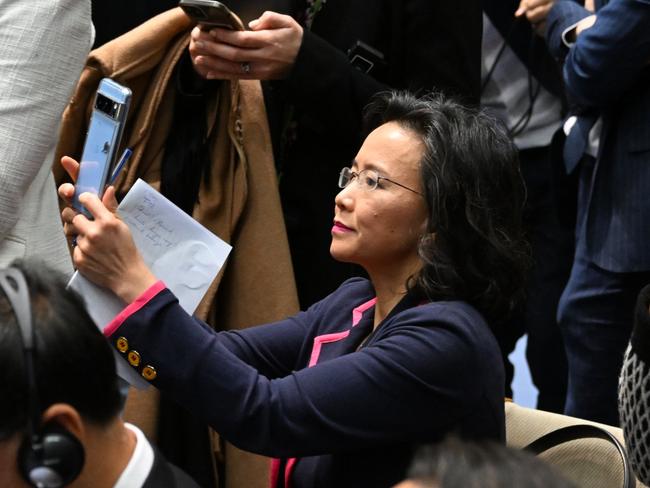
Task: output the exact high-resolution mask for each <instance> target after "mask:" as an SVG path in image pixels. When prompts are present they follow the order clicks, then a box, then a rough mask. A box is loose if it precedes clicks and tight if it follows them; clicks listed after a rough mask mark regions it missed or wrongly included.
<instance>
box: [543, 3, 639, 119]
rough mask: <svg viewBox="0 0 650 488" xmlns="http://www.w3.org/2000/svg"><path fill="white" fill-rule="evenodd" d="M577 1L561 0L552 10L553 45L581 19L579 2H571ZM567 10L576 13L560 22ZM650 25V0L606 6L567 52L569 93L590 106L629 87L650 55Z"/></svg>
mask: <svg viewBox="0 0 650 488" xmlns="http://www.w3.org/2000/svg"><path fill="white" fill-rule="evenodd" d="M571 3H572V2H567V1H560V2H558V3H556V5H555V6H554V7H553V9H552V10H551V14H550V15H549V26H553V27H552V32H551V30H549V32H550V35H551V37H552V39H550V40H549V44H550V45H551V46H557V45H558V42H559V41H558V38H559V36H561V32H562V31H563V30H564V29H565V28H566V27H568V26H569V25H571V24H572V23H575V22H577V21H578V20H580V15H577V14H576V12H577V11H578V9H579V7H576V6H571V7H568V5H570V4H571ZM556 9H557V10H556ZM563 11H571V12H573V14H572V15H569V16H567V17H566V18H565V19H564V21H563V22H559V21H557V18H558V15H559V14H561V12H563ZM585 12H586V11H585ZM588 14H589V13H588V12H587V13H586V14H585V13H584V12H583V14H582V16H583V17H586V16H587V15H588ZM648 25H650V1H648V0H612V1H611V2H610V3H608V4H607V5H606V6H604V7H603V8H601V9H600V10H599V11H598V12H597V20H596V23H595V24H594V25H593V26H592V27H591V28H589V29H587V30H585V31H583V32H582V33H581V34H580V35H579V36H578V38H577V40H576V42H575V44H573V46H571V48H570V49H569V50H568V53H567V55H566V59H565V63H564V71H563V72H564V81H565V85H566V90H567V94H568V97H569V99H570V100H571V101H573V102H574V103H577V104H578V105H581V106H584V107H604V106H608V105H611V104H612V103H613V102H615V101H616V100H617V99H618V98H620V97H621V96H622V95H623V94H624V93H625V92H626V91H627V90H629V89H630V87H631V86H632V85H633V84H634V83H635V82H637V81H638V79H639V75H640V74H641V72H642V71H643V70H644V69H646V68H647V66H648V61H649V60H650V31H648ZM554 49H556V48H555V47H554ZM555 52H557V49H556V50H555Z"/></svg>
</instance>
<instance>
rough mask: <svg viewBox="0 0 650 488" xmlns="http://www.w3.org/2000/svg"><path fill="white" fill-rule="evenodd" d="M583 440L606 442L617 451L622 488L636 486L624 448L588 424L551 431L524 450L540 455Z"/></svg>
mask: <svg viewBox="0 0 650 488" xmlns="http://www.w3.org/2000/svg"><path fill="white" fill-rule="evenodd" d="M585 438H597V439H603V440H605V441H608V442H609V443H611V444H613V445H614V447H615V448H616V450H617V451H618V454H619V456H620V457H621V461H623V488H633V486H634V485H635V484H636V477H635V476H634V472H633V471H632V466H631V465H630V461H629V459H628V457H627V453H626V451H625V447H623V445H622V444H621V442H620V441H619V440H618V439H617V438H616V437H615V436H614V434H612V433H611V432H609V431H607V430H605V429H602V428H600V427H596V426H595V425H590V424H578V425H569V426H566V427H562V428H560V429H556V430H553V431H551V432H549V433H548V434H545V435H543V436H542V437H540V438H539V439H537V440H535V441H533V442H531V443H530V444H528V445H527V446H526V447H524V450H526V451H529V452H532V453H533V454H536V455H537V454H540V453H542V452H544V451H547V450H548V449H550V448H552V447H555V446H558V445H560V444H563V443H565V442H569V441H574V440H578V439H585Z"/></svg>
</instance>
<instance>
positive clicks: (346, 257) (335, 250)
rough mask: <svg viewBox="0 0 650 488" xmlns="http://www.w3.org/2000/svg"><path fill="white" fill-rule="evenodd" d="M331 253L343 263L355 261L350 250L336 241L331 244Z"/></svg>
mask: <svg viewBox="0 0 650 488" xmlns="http://www.w3.org/2000/svg"><path fill="white" fill-rule="evenodd" d="M330 255H331V256H332V257H333V258H334V259H336V260H337V261H339V262H341V263H355V260H354V258H353V256H352V255H351V254H350V253H349V252H346V251H345V250H344V249H341V248H340V247H339V246H337V245H336V244H334V243H332V245H331V246H330Z"/></svg>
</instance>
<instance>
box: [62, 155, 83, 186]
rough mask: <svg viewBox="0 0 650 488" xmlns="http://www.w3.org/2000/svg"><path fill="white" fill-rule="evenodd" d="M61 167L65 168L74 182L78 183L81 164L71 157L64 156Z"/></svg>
mask: <svg viewBox="0 0 650 488" xmlns="http://www.w3.org/2000/svg"><path fill="white" fill-rule="evenodd" d="M61 166H63V169H65V171H66V173H68V175H69V176H70V178H71V179H72V181H77V176H79V163H78V162H77V161H76V160H74V159H72V158H71V157H70V156H63V157H62V158H61Z"/></svg>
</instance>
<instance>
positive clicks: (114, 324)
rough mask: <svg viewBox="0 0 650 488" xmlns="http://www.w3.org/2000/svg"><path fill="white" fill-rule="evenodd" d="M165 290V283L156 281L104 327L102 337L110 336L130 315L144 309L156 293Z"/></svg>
mask: <svg viewBox="0 0 650 488" xmlns="http://www.w3.org/2000/svg"><path fill="white" fill-rule="evenodd" d="M165 288H167V287H166V286H165V283H163V282H162V281H157V282H156V283H154V284H153V285H151V286H150V287H149V288H147V290H146V291H145V292H144V293H143V294H142V295H140V296H139V297H138V298H136V299H135V300H134V301H132V302H131V303H129V304H128V305H127V306H126V307H125V308H124V310H122V311H121V312H120V313H118V314H117V315H116V316H115V318H114V319H113V320H111V321H110V322H109V323H108V325H107V326H106V327H104V335H105V336H106V337H110V336H112V335H113V334H114V333H115V331H116V330H117V329H119V328H120V326H121V325H122V324H123V323H124V321H125V320H126V319H128V318H129V317H130V316H131V315H133V314H134V313H136V312H137V311H138V310H140V309H141V308H142V307H144V306H145V305H146V304H147V303H148V302H149V300H151V299H152V298H153V297H155V296H156V295H157V294H158V293H160V292H161V291H163V290H164V289H165Z"/></svg>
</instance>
